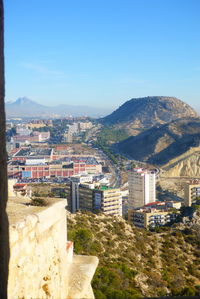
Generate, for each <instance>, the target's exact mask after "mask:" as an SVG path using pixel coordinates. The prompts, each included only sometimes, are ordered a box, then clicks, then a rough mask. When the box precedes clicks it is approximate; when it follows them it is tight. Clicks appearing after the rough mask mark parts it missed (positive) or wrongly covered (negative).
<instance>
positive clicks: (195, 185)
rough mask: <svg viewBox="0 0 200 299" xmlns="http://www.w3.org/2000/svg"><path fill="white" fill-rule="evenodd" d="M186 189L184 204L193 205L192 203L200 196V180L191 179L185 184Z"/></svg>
mask: <svg viewBox="0 0 200 299" xmlns="http://www.w3.org/2000/svg"><path fill="white" fill-rule="evenodd" d="M184 191H185V192H184V193H185V196H184V197H185V200H184V205H185V206H186V207H191V205H192V204H193V203H195V202H196V199H197V198H198V197H200V180H191V181H190V182H189V183H187V184H185V188H184Z"/></svg>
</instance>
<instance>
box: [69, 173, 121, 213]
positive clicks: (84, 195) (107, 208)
mask: <svg viewBox="0 0 200 299" xmlns="http://www.w3.org/2000/svg"><path fill="white" fill-rule="evenodd" d="M66 193H67V199H68V208H69V210H70V212H72V213H76V212H77V210H87V211H90V212H98V211H101V212H103V213H105V214H109V215H120V216H122V195H121V190H120V189H119V188H108V187H107V186H100V184H99V183H88V182H83V181H82V182H81V180H79V179H78V178H71V182H69V183H67V187H66Z"/></svg>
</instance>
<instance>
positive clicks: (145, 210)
mask: <svg viewBox="0 0 200 299" xmlns="http://www.w3.org/2000/svg"><path fill="white" fill-rule="evenodd" d="M179 207H180V205H179ZM179 213H180V212H179V210H177V209H176V208H175V207H174V206H173V202H154V203H150V204H147V205H145V206H144V207H142V208H138V209H129V210H128V220H129V222H131V223H133V224H134V225H135V226H137V227H140V228H146V229H152V228H155V227H156V226H163V225H166V224H169V223H172V222H174V221H175V220H176V218H177V216H178V215H179Z"/></svg>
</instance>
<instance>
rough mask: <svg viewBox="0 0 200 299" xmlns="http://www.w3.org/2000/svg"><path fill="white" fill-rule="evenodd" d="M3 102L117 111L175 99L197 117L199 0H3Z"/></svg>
mask: <svg viewBox="0 0 200 299" xmlns="http://www.w3.org/2000/svg"><path fill="white" fill-rule="evenodd" d="M4 2H5V4H4V6H5V69H6V74H5V75H6V101H10V100H12V101H13V100H16V99H17V98H19V97H22V96H26V97H28V98H30V99H32V100H34V101H37V102H38V103H40V104H43V105H49V106H54V105H57V104H71V105H89V106H95V107H111V108H117V107H118V106H119V105H121V104H122V103H124V102H125V101H127V100H129V99H131V98H135V97H143V96H155V95H159V96H174V97H177V98H179V99H181V100H183V101H184V102H186V103H188V104H190V105H191V106H192V107H194V108H196V109H198V111H199V112H200V17H199V13H200V1H199V0H57V1H55V0H54V1H53V0H14V1H13V0H5V1H4Z"/></svg>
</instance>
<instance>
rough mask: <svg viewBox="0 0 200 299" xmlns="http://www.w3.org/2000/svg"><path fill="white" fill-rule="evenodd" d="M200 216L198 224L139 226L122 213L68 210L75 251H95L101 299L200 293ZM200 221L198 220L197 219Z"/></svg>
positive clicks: (96, 282) (96, 286) (96, 289)
mask: <svg viewBox="0 0 200 299" xmlns="http://www.w3.org/2000/svg"><path fill="white" fill-rule="evenodd" d="M198 219H200V217H199V215H197V219H196V220H195V223H194V224H192V223H190V225H189V226H187V225H177V226H176V227H173V228H163V229H161V230H162V231H160V232H157V233H156V232H147V231H145V230H143V229H138V228H136V227H134V226H132V225H130V224H128V222H127V221H125V220H123V219H122V218H121V217H119V218H116V217H112V216H106V215H103V214H102V215H94V214H90V213H77V214H76V215H73V214H69V215H68V239H70V240H74V245H75V253H77V254H86V255H96V256H98V257H99V260H100V263H99V266H98V268H97V271H96V273H95V276H94V279H93V283H92V285H93V290H94V293H95V298H96V299H111V298H112V299H133V298H141V297H161V296H193V295H197V296H198V295H200V288H199V285H200V267H199V265H200V250H199V249H200V247H199V228H200V226H199V223H200V221H199V220H198ZM197 220H198V221H197Z"/></svg>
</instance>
